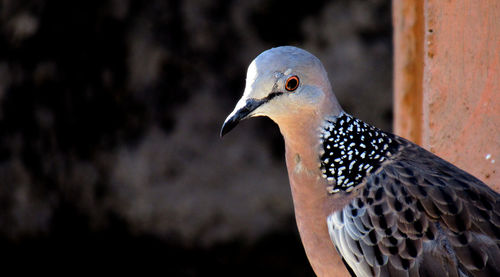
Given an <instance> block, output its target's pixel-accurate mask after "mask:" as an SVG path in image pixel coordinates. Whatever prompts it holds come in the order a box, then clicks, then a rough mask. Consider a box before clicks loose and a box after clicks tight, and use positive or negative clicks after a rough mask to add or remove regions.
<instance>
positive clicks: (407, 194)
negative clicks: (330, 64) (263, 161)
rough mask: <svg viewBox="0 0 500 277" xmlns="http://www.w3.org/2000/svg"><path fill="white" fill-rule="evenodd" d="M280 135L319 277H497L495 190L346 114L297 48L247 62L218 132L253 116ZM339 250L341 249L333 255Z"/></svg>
mask: <svg viewBox="0 0 500 277" xmlns="http://www.w3.org/2000/svg"><path fill="white" fill-rule="evenodd" d="M261 115H262V116H268V117H270V118H271V119H273V120H274V121H275V122H276V123H277V124H278V126H279V127H280V131H281V133H282V134H283V137H284V139H285V147H286V162H287V168H288V174H289V179H290V186H291V190H292V196H293V201H294V207H295V216H296V220H297V226H298V229H299V233H300V235H301V239H302V242H303V244H304V248H305V250H306V253H307V256H308V258H309V261H310V262H311V265H312V267H313V269H314V271H315V272H316V274H317V275H318V276H336V275H337V274H339V273H340V272H339V271H338V268H339V267H338V262H339V259H338V257H337V255H338V254H340V255H341V256H342V258H343V260H344V262H345V263H346V264H347V266H348V267H349V268H350V270H351V272H352V273H353V274H355V276H500V196H499V194H497V193H496V192H494V191H493V190H491V189H490V188H488V187H487V186H486V185H485V184H484V183H482V182H481V181H479V180H478V179H476V178H475V177H473V176H471V175H470V174H468V173H466V172H464V171H462V170H460V169H458V168H457V167H455V166H453V165H452V164H450V163H448V162H446V161H444V160H442V159H440V158H439V157H437V156H435V155H434V154H432V153H430V152H428V151H426V150H424V149H423V148H421V147H419V146H417V145H415V144H413V143H411V142H409V141H407V140H405V139H403V138H400V137H398V136H395V135H393V134H390V133H386V132H383V131H381V130H379V129H377V128H375V127H373V126H370V125H369V124H366V123H364V122H362V121H361V120H359V119H356V118H354V117H353V116H351V115H349V114H347V113H345V112H344V111H343V110H342V109H341V107H340V105H339V104H338V102H337V100H336V98H335V96H334V94H333V92H332V90H331V86H330V83H329V81H328V77H327V75H326V72H325V70H324V68H323V66H322V65H321V62H319V60H318V59H317V58H316V57H314V56H313V55H311V54H310V53H308V52H306V51H304V50H301V49H298V48H295V47H279V48H273V49H271V50H268V51H266V52H264V53H263V54H261V55H259V56H258V57H257V58H256V59H255V60H254V61H253V62H252V64H251V65H250V67H249V70H248V75H247V86H246V88H245V93H244V95H243V98H242V99H241V100H240V101H239V102H238V104H237V106H236V108H235V110H234V111H233V113H231V114H230V115H229V116H228V119H227V120H226V122H225V124H224V126H223V130H222V134H224V133H226V132H228V131H229V130H230V129H231V128H232V127H234V126H235V125H236V124H237V122H238V121H239V120H241V119H244V118H246V117H249V116H261ZM337 252H338V254H337Z"/></svg>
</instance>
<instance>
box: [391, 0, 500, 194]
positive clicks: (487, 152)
mask: <svg viewBox="0 0 500 277" xmlns="http://www.w3.org/2000/svg"><path fill="white" fill-rule="evenodd" d="M393 11H394V13H393V14H394V28H395V37H394V38H395V45H396V47H395V48H396V50H395V57H396V58H395V81H394V84H395V111H396V113H395V131H396V132H397V133H398V134H400V135H402V136H403V137H407V138H409V139H411V140H413V141H415V142H417V143H420V144H421V145H422V146H424V147H425V148H426V149H428V150H430V151H432V152H434V153H436V154H438V155H439V156H441V157H443V158H445V159H446V160H448V161H450V162H452V163H453V164H455V165H457V166H458V167H460V168H462V169H465V170H466V171H468V172H470V173H472V174H473V175H474V176H476V177H478V178H479V179H481V180H482V181H484V182H485V183H486V184H488V185H490V186H491V187H493V188H495V189H496V190H497V191H500V163H499V162H498V161H499V160H500V24H498V22H499V21H498V18H500V2H498V1H494V0H493V1H479V2H478V1H469V0H461V1H452V2H449V1H448V2H446V1H433V0H428V1H426V2H425V5H424V3H423V1H405V2H404V3H403V2H402V1H395V2H394V5H393Z"/></svg>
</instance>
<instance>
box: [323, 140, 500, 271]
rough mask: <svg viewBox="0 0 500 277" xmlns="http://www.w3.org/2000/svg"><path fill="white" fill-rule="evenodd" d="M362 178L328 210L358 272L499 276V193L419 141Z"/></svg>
mask: <svg viewBox="0 0 500 277" xmlns="http://www.w3.org/2000/svg"><path fill="white" fill-rule="evenodd" d="M398 140H401V142H402V144H403V145H404V146H403V147H402V148H401V151H400V154H399V155H397V156H394V157H393V159H392V160H391V161H390V162H388V163H386V164H384V165H383V167H382V168H381V170H379V171H377V172H376V173H375V174H372V175H371V176H369V177H367V181H366V184H365V187H364V188H363V189H362V191H361V193H360V195H359V196H358V197H356V198H355V199H354V200H353V201H352V202H351V203H350V204H349V205H348V206H346V207H345V208H344V209H343V210H340V211H337V212H335V213H333V214H331V215H330V216H329V217H328V227H329V231H330V235H331V238H332V241H333V242H334V244H335V246H336V248H337V250H338V251H339V253H340V254H341V255H342V256H343V258H344V259H345V260H346V262H347V263H348V264H349V265H350V267H351V268H352V269H353V271H354V272H355V273H356V275H357V276H500V196H499V194H497V193H496V192H494V191H493V190H491V189H490V188H489V187H487V186H486V185H485V184H484V183H482V182H481V181H479V180H478V179H476V178H474V177H473V176H471V175H470V174H468V173H466V172H464V171H462V170H460V169H459V168H457V167H455V166H453V165H452V164H450V163H448V162H446V161H444V160H442V159H440V158H439V157H437V156H435V155H434V154H432V153H430V152H428V151H426V150H424V149H423V148H420V147H419V146H417V145H415V144H413V143H410V142H407V141H405V140H403V139H400V138H398Z"/></svg>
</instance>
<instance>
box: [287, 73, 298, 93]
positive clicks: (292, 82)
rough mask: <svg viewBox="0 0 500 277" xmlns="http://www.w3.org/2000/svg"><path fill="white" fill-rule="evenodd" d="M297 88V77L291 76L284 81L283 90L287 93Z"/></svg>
mask: <svg viewBox="0 0 500 277" xmlns="http://www.w3.org/2000/svg"><path fill="white" fill-rule="evenodd" d="M298 87H299V77H297V76H292V77H290V78H288V79H287V80H286V83H285V89H286V90H288V91H294V90H296V89H297V88H298Z"/></svg>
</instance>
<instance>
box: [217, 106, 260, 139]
mask: <svg viewBox="0 0 500 277" xmlns="http://www.w3.org/2000/svg"><path fill="white" fill-rule="evenodd" d="M264 102H265V101H264V100H259V99H252V98H251V99H246V100H245V99H241V100H240V101H239V102H238V104H236V107H235V108H234V110H233V112H232V113H231V114H229V116H228V117H227V118H226V121H224V124H223V125H222V129H221V130H220V137H223V136H224V135H225V134H227V133H229V131H231V130H232V129H233V128H234V127H236V125H238V123H239V122H240V121H241V120H243V119H246V118H248V117H250V116H251V113H252V112H253V111H255V109H257V108H258V107H259V106H260V105H262V104H263V103H264Z"/></svg>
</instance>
